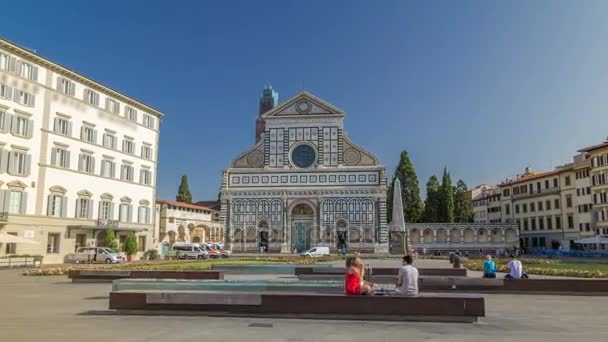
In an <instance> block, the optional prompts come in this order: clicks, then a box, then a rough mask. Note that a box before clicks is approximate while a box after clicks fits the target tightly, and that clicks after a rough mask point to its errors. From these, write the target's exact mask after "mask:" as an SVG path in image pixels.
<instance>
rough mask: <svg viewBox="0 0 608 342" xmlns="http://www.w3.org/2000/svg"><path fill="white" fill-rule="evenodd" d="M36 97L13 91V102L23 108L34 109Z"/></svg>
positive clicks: (20, 91) (16, 90)
mask: <svg viewBox="0 0 608 342" xmlns="http://www.w3.org/2000/svg"><path fill="white" fill-rule="evenodd" d="M35 100H36V97H35V96H34V95H33V94H30V93H28V92H26V91H24V90H18V89H13V101H15V102H17V103H20V104H22V105H24V106H28V107H34V105H35V103H36V101H35Z"/></svg>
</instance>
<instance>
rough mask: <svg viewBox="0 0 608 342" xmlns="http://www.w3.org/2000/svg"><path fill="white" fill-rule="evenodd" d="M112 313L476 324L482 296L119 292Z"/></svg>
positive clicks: (112, 295) (113, 295) (113, 297)
mask: <svg viewBox="0 0 608 342" xmlns="http://www.w3.org/2000/svg"><path fill="white" fill-rule="evenodd" d="M109 308H110V310H115V311H114V312H113V313H116V314H133V315H202V316H235V317H275V318H310V319H346V320H378V321H432V322H475V321H477V319H478V317H484V316H485V302H484V298H483V297H481V296H479V295H470V294H447V295H446V294H422V295H420V296H419V297H396V296H347V295H344V294H310V293H296V294H286V293H281V294H279V293H251V292H208V291H192V292H186V291H116V292H111V293H110V307H109Z"/></svg>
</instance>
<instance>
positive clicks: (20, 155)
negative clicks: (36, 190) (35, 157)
mask: <svg viewBox="0 0 608 342" xmlns="http://www.w3.org/2000/svg"><path fill="white" fill-rule="evenodd" d="M31 164H32V156H30V155H29V154H27V153H25V152H22V151H12V152H11V153H10V156H9V160H8V173H9V174H11V175H13V176H23V177H27V176H29V175H30V168H31Z"/></svg>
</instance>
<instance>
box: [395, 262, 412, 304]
mask: <svg viewBox="0 0 608 342" xmlns="http://www.w3.org/2000/svg"><path fill="white" fill-rule="evenodd" d="M413 261H414V259H413V258H412V256H411V255H406V256H404V257H403V261H402V265H403V266H401V268H399V274H398V275H397V289H396V290H395V295H398V296H408V297H415V296H417V295H418V269H416V267H414V266H412V262H413Z"/></svg>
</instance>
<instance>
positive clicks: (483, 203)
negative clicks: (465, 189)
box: [471, 184, 497, 224]
mask: <svg viewBox="0 0 608 342" xmlns="http://www.w3.org/2000/svg"><path fill="white" fill-rule="evenodd" d="M495 189H497V187H496V186H494V185H487V184H482V185H479V186H477V187H475V188H474V189H472V190H471V200H472V202H473V222H475V223H478V224H483V223H489V219H488V204H489V200H488V197H489V196H490V195H491V194H492V193H493V191H494V190H495Z"/></svg>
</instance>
